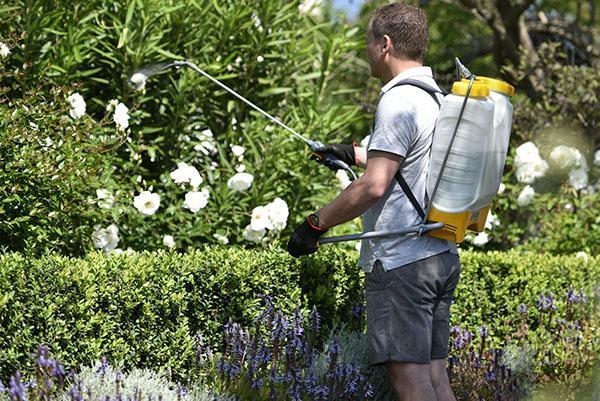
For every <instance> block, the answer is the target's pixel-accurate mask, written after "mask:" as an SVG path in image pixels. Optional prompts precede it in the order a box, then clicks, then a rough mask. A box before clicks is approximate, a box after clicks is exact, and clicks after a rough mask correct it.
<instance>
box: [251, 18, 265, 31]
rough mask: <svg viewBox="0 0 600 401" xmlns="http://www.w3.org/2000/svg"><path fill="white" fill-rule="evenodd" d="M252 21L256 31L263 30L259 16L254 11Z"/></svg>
mask: <svg viewBox="0 0 600 401" xmlns="http://www.w3.org/2000/svg"><path fill="white" fill-rule="evenodd" d="M252 22H254V26H255V27H256V30H257V31H258V32H261V33H262V32H263V31H264V28H263V26H262V22H261V21H260V18H259V16H258V15H257V14H256V13H252Z"/></svg>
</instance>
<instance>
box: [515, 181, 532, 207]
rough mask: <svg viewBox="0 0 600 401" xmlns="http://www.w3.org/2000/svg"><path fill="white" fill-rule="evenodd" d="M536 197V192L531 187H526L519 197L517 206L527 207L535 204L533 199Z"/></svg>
mask: <svg viewBox="0 0 600 401" xmlns="http://www.w3.org/2000/svg"><path fill="white" fill-rule="evenodd" d="M534 197H535V190H534V189H533V187H531V185H525V187H524V188H523V189H522V190H521V192H520V193H519V196H518V197H517V205H519V206H527V205H529V204H530V203H531V202H533V198H534Z"/></svg>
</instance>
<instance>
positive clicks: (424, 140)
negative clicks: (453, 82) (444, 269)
mask: <svg viewBox="0 0 600 401" xmlns="http://www.w3.org/2000/svg"><path fill="white" fill-rule="evenodd" d="M408 78H410V79H415V80H419V81H423V82H424V83H426V84H428V85H430V86H432V87H434V88H439V87H438V86H437V84H436V82H435V80H434V79H433V75H432V72H431V68H429V67H424V66H423V67H415V68H411V69H409V70H406V71H403V72H402V73H400V74H398V75H397V76H396V77H394V78H393V79H392V80H391V81H390V82H388V83H387V84H386V85H385V86H384V87H383V88H382V89H381V93H380V96H381V98H380V100H379V103H378V105H377V111H376V112H375V123H374V125H373V131H372V132H371V138H370V140H369V144H368V146H367V151H370V150H379V151H385V152H389V153H394V154H397V155H400V156H403V157H404V158H405V160H404V162H403V163H402V166H401V170H402V176H403V177H404V179H405V180H406V182H407V183H408V186H409V187H410V188H411V190H412V192H413V194H414V195H415V198H416V199H417V201H419V203H420V204H421V207H422V208H423V209H424V208H425V205H426V204H427V201H428V199H427V194H426V189H427V171H428V169H429V156H430V150H431V141H432V139H433V130H434V128H435V123H436V121H437V117H438V114H439V107H438V105H437V103H436V102H435V101H434V100H433V99H432V98H431V95H429V94H428V93H427V92H425V91H424V90H422V89H419V88H416V87H414V86H410V85H403V86H398V87H395V88H393V86H394V85H395V84H396V83H397V82H398V81H401V80H403V79H408ZM442 98H443V97H442V95H441V94H440V95H439V99H440V101H441V100H442ZM420 222H421V218H420V217H419V214H418V213H417V211H416V210H415V208H414V206H413V205H412V204H411V203H410V200H409V199H408V198H407V197H406V195H405V194H404V191H403V190H402V188H400V185H399V184H398V183H397V182H396V180H395V179H394V180H393V181H392V183H391V185H390V187H389V188H388V190H387V191H386V193H385V194H384V195H383V196H382V197H381V198H380V199H379V200H378V201H377V202H376V203H375V204H374V205H373V206H372V207H371V208H370V209H369V210H367V211H366V212H365V213H364V214H363V227H364V231H380V230H392V229H398V228H404V227H409V226H415V225H418V224H419V223H420ZM448 250H452V251H453V252H455V251H456V245H455V244H453V243H450V242H449V241H446V240H442V239H438V238H433V237H430V236H428V235H424V236H422V237H418V236H410V237H407V236H392V237H383V238H373V239H368V240H363V241H362V245H361V249H360V259H359V264H360V266H361V267H362V269H363V270H364V271H365V272H371V271H372V269H373V264H374V263H375V262H376V261H377V260H379V261H380V263H381V264H382V265H383V268H384V269H385V270H386V271H387V270H391V269H395V268H397V267H400V266H404V265H407V264H409V263H412V262H415V261H417V260H421V259H424V258H428V257H430V256H433V255H437V254H439V253H442V252H446V251H448Z"/></svg>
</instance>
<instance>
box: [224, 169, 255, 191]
mask: <svg viewBox="0 0 600 401" xmlns="http://www.w3.org/2000/svg"><path fill="white" fill-rule="evenodd" d="M252 181H254V176H253V175H252V174H249V173H237V174H235V175H234V176H233V177H231V178H230V179H229V180H227V186H228V187H229V189H233V190H234V191H238V192H242V191H245V190H247V189H248V188H250V187H251V186H252Z"/></svg>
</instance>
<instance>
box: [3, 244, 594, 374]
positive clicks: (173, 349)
mask: <svg viewBox="0 0 600 401" xmlns="http://www.w3.org/2000/svg"><path fill="white" fill-rule="evenodd" d="M356 257H357V254H356V252H354V251H342V250H339V249H337V248H335V247H323V249H321V250H320V251H319V252H318V253H317V254H316V255H314V256H312V257H309V258H303V259H302V260H300V261H298V260H296V259H292V258H291V257H290V256H289V255H287V253H285V252H284V251H282V250H281V249H280V248H277V247H272V248H271V249H268V250H266V251H258V250H246V249H243V248H240V247H215V246H212V247H205V248H202V249H197V250H194V251H192V252H190V253H186V254H177V253H174V252H165V251H161V252H152V253H150V252H144V253H136V254H132V255H125V254H122V255H110V256H104V255H103V254H101V253H92V254H89V255H87V256H86V257H84V258H79V259H74V258H68V257H64V256H56V255H49V256H45V257H43V258H40V259H35V258H27V257H24V256H22V255H20V254H15V253H11V254H2V255H0V379H3V380H6V378H8V377H9V375H10V374H12V373H14V371H15V370H16V369H22V370H28V369H30V368H31V366H30V364H31V363H32V361H31V359H30V358H29V357H28V355H29V353H32V352H34V351H35V350H36V349H37V345H38V344H39V343H46V344H48V345H49V346H50V348H51V351H52V352H53V354H54V355H55V356H56V357H58V358H59V359H60V360H61V361H63V362H64V363H65V364H66V365H67V366H78V365H79V364H82V363H85V364H89V363H90V362H91V361H93V360H97V359H99V358H100V357H101V356H103V355H104V356H107V357H108V358H109V359H110V360H113V361H114V360H123V362H124V363H125V367H154V368H155V367H157V366H163V367H170V368H171V369H172V370H173V372H176V373H179V374H182V375H185V372H187V371H188V369H189V368H190V367H191V365H192V364H193V363H194V351H195V349H194V335H195V334H196V333H197V332H198V331H200V332H201V333H202V334H203V336H204V337H205V338H207V339H208V340H209V342H210V343H212V344H215V345H216V344H219V342H220V339H221V336H220V333H221V327H222V325H223V324H224V323H226V322H227V321H228V319H230V318H231V319H232V320H234V321H238V322H240V323H242V324H245V325H249V324H251V322H252V319H253V318H254V317H255V316H257V315H258V313H259V312H260V311H261V310H262V306H260V304H261V299H260V297H259V295H260V294H269V295H271V296H273V298H274V300H275V302H276V304H277V306H278V307H280V308H281V309H282V310H283V311H284V312H285V313H291V312H292V311H293V309H294V307H295V306H296V305H297V304H301V305H302V307H303V312H307V311H308V310H309V309H310V308H311V307H312V306H313V305H315V306H316V307H317V308H318V309H319V311H320V312H321V313H322V315H323V317H324V323H325V324H331V323H332V322H334V321H336V320H342V321H349V319H350V315H349V311H350V309H351V308H352V306H354V305H356V304H360V303H361V302H362V288H361V280H362V273H360V271H359V269H358V267H357V266H356ZM461 258H462V264H463V272H462V276H461V281H460V284H459V288H458V289H457V294H456V295H457V296H456V305H455V306H454V307H453V322H454V323H455V324H460V325H461V327H465V328H470V329H472V330H474V329H475V328H477V327H478V326H479V325H481V324H485V325H486V326H487V327H488V328H489V330H490V333H491V335H492V339H493V341H494V342H495V343H501V342H502V340H503V339H504V338H506V336H507V335H509V334H511V332H514V331H516V330H517V327H515V325H511V324H510V321H511V320H512V321H517V319H518V316H519V315H518V306H519V305H520V304H521V303H523V304H525V305H527V307H528V308H529V310H530V313H531V314H535V313H536V305H537V300H538V297H539V295H540V293H541V292H544V293H546V294H548V293H549V292H553V293H554V294H555V295H556V296H557V302H556V304H557V307H558V308H559V311H560V309H561V308H564V302H563V301H562V299H563V298H564V291H566V290H567V289H568V288H569V285H570V284H573V285H574V287H575V288H577V289H578V288H579V287H583V289H584V291H586V293H587V294H588V296H589V298H590V300H591V298H592V297H591V296H590V295H591V294H592V290H593V288H594V286H595V285H597V284H598V277H600V274H599V273H600V259H599V258H597V257H596V258H590V259H589V260H588V261H585V260H584V259H581V258H575V257H567V256H560V257H554V256H545V255H540V254H520V253H517V252H515V251H511V252H507V253H500V252H491V253H472V252H462V253H461ZM586 307H587V308H588V309H589V310H592V307H591V303H588V304H587V306H586ZM534 316H535V315H534ZM507 322H508V323H507Z"/></svg>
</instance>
